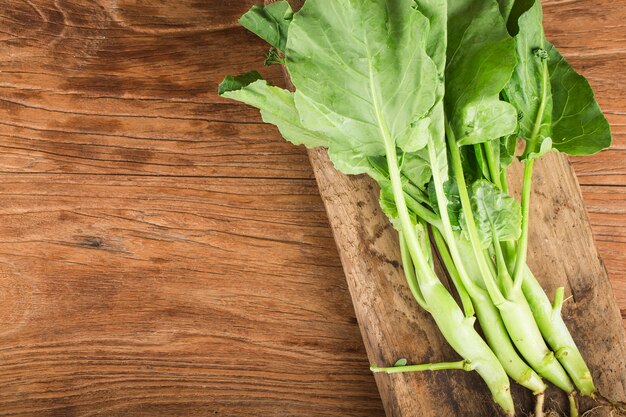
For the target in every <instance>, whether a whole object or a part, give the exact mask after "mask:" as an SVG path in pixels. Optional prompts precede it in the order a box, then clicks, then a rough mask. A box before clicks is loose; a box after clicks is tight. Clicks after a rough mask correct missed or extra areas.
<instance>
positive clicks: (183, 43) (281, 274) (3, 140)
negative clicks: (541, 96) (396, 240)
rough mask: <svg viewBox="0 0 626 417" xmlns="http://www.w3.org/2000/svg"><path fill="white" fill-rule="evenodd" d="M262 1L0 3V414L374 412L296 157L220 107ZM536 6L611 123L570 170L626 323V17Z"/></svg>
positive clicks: (590, 8) (326, 237) (587, 4)
mask: <svg viewBox="0 0 626 417" xmlns="http://www.w3.org/2000/svg"><path fill="white" fill-rule="evenodd" d="M253 3H254V1H253V0H250V1H243V0H238V1H224V0H220V1H217V0H207V1H194V0H184V1H178V2H176V5H175V6H173V5H172V3H171V2H166V1H163V0H162V1H156V0H155V1H143V2H136V1H131V0H117V1H112V0H101V1H97V2H83V1H66V0H57V1H52V0H49V1H46V0H32V1H17V0H5V1H4V2H3V3H2V7H1V8H0V306H1V308H0V415H7V416H9V415H10V416H70V417H72V416H87V415H89V416H129V415H131V416H157V415H158V416H213V415H218V416H338V415H340V416H381V415H383V409H382V405H381V401H380V398H379V395H378V392H377V389H376V385H375V384H374V378H373V377H372V376H371V374H370V373H369V371H367V365H368V360H367V357H366V355H365V350H364V348H363V342H362V339H361V335H360V333H359V329H358V326H357V323H356V319H355V313H354V309H353V307H352V302H351V298H350V294H349V292H348V286H347V284H346V280H345V278H344V273H343V271H342V268H341V264H340V261H339V256H338V254H337V250H336V248H335V243H334V240H333V237H332V235H331V232H330V228H329V226H328V220H327V216H326V213H325V211H324V206H323V204H322V200H321V199H320V197H319V195H318V190H317V186H316V183H315V179H314V176H313V173H312V170H311V168H310V164H309V161H308V158H307V154H306V152H304V151H303V150H302V149H298V148H294V147H292V146H291V145H289V144H286V143H283V142H282V141H281V139H280V137H279V136H278V134H277V132H276V131H275V129H273V128H271V127H269V126H265V125H263V124H261V123H260V118H259V116H258V115H257V113H256V111H254V110H252V109H249V108H246V107H245V106H241V105H238V104H237V103H234V102H230V101H227V100H223V99H220V98H218V97H216V96H215V94H214V92H215V89H216V86H217V83H218V82H219V81H221V79H222V78H223V76H224V75H225V74H228V73H237V72H242V71H245V70H248V69H250V68H258V67H260V66H261V65H262V60H263V54H264V53H265V51H266V49H267V48H266V45H264V44H263V43H262V42H260V41H258V40H256V39H255V38H254V36H252V35H250V34H248V33H246V31H245V30H243V29H242V28H240V27H238V26H237V24H236V18H237V17H238V16H239V15H240V14H241V13H243V12H244V11H245V10H246V9H247V8H248V7H249V6H250V5H251V4H253ZM545 4H546V7H545V9H546V26H547V30H548V34H549V37H550V39H551V40H552V41H553V42H554V43H555V44H556V45H557V46H559V47H560V48H561V49H562V52H563V54H564V55H565V56H566V57H567V58H569V59H570V61H571V63H572V64H573V65H574V67H575V68H577V69H578V70H580V71H581V72H582V73H583V74H585V75H586V76H587V77H588V78H589V79H590V81H591V83H592V85H593V86H594V88H595V89H596V92H597V96H598V101H599V102H600V104H601V106H602V107H603V109H604V110H605V112H606V113H607V116H608V117H609V120H610V122H611V124H612V126H613V132H614V146H613V148H612V149H611V150H610V151H607V152H603V153H601V154H599V155H597V156H593V157H589V158H585V159H578V158H574V159H573V166H574V169H575V171H576V174H577V176H578V180H579V181H580V183H581V189H582V191H583V197H584V201H585V206H586V208H587V210H588V211H589V218H590V223H591V225H592V228H593V231H594V236H595V241H596V244H597V245H598V249H599V254H600V256H601V257H602V258H603V259H604V261H605V263H606V265H607V269H608V271H609V277H610V278H611V282H612V284H613V288H614V290H615V293H616V296H617V298H618V301H619V305H620V306H621V308H622V314H623V315H624V312H626V262H625V260H626V255H625V249H626V226H625V223H626V222H625V221H624V219H625V217H626V216H625V215H624V213H625V212H626V163H625V159H624V153H625V151H626V131H625V130H624V124H625V121H626V118H625V116H624V108H625V107H626V106H625V104H626V76H625V75H624V67H625V66H626V37H625V36H624V26H623V22H624V19H625V18H626V12H624V10H625V8H624V5H625V4H624V2H623V1H621V0H619V1H608V0H577V1H557V0H553V1H546V2H545ZM262 72H263V73H264V74H265V75H266V76H267V77H268V78H269V79H270V80H272V81H273V82H275V83H278V84H281V83H282V74H281V73H280V70H279V69H278V68H276V67H274V68H267V69H263V70H262ZM381 227H384V226H381ZM381 265H387V264H386V263H385V262H382V263H381ZM402 291H404V290H403V289H402V288H399V291H398V292H397V293H394V294H392V296H393V297H395V299H397V300H399V301H400V302H401V301H402V299H403V298H404V295H403V294H404V293H403V292H402ZM400 305H401V304H400ZM591 308H593V307H591ZM407 314H412V315H419V314H421V313H420V312H419V311H416V310H411V312H410V313H409V312H407ZM403 353H404V352H398V355H401V354H403ZM420 378H425V379H426V380H428V379H433V378H435V379H436V378H448V379H449V378H454V377H453V376H450V375H445V374H443V373H442V374H440V375H439V376H432V375H431V376H426V375H425V376H422V377H420ZM408 395H410V393H409V394H408Z"/></svg>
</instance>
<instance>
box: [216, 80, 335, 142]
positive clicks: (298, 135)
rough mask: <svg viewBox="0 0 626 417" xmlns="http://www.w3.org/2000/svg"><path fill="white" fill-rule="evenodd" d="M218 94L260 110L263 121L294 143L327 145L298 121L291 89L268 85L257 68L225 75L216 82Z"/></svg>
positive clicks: (323, 139)
mask: <svg viewBox="0 0 626 417" xmlns="http://www.w3.org/2000/svg"><path fill="white" fill-rule="evenodd" d="M219 94H220V95H221V96H223V97H226V98H231V99H235V100H239V101H241V102H243V103H246V104H249V105H251V106H254V107H256V108H258V109H259V110H261V116H262V117H263V121H265V122H267V123H272V124H274V125H276V126H277V127H278V130H280V133H281V134H282V135H283V137H284V138H285V139H287V140H288V141H289V142H291V143H293V144H295V145H306V146H307V147H309V148H314V147H317V146H328V143H327V141H326V139H325V138H324V137H323V136H320V135H319V134H317V133H316V132H312V131H310V130H308V129H306V128H305V127H304V126H302V124H301V123H300V117H299V115H298V111H297V110H296V107H295V104H294V101H293V93H291V92H290V91H287V90H284V89H282V88H278V87H273V86H270V85H268V84H267V82H266V81H265V80H263V79H261V75H259V73H257V72H256V71H252V72H249V73H247V74H243V75H240V76H237V77H226V79H225V80H224V81H223V82H222V83H221V84H220V86H219Z"/></svg>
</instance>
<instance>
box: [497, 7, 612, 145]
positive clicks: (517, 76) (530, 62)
mask: <svg viewBox="0 0 626 417" xmlns="http://www.w3.org/2000/svg"><path fill="white" fill-rule="evenodd" d="M508 29H509V32H510V33H511V34H512V35H515V41H516V49H517V53H518V57H519V58H518V59H519V64H518V66H517V67H516V70H515V72H514V75H513V77H512V79H511V81H510V83H509V84H508V85H507V87H506V89H505V93H506V96H507V99H508V100H509V101H510V102H511V103H512V104H513V105H514V106H515V107H516V108H517V109H518V110H519V112H520V115H521V120H520V136H522V137H523V138H525V139H526V140H530V141H532V142H534V144H532V146H531V148H532V149H531V151H532V152H533V153H532V154H530V156H534V157H537V156H541V155H542V154H544V153H545V152H547V151H548V150H550V148H555V149H557V150H559V151H561V152H565V153H568V154H570V155H589V154H593V153H596V152H598V151H600V150H602V149H605V148H607V147H609V146H610V145H611V132H610V127H609V124H608V122H607V120H606V118H605V117H604V115H603V114H602V111H601V110H600V107H599V106H598V103H596V101H595V99H594V95H593V90H592V89H591V86H590V85H589V83H588V82H587V80H586V79H585V78H584V77H582V76H581V75H579V74H577V73H576V71H574V69H572V67H571V66H570V65H569V64H568V63H567V61H566V60H565V59H564V58H563V56H561V54H560V53H559V52H558V50H557V49H556V48H555V47H554V46H552V45H551V44H550V43H549V42H548V41H547V40H546V39H545V36H544V32H543V27H542V10H541V2H540V1H539V0H517V1H515V3H514V5H513V8H512V11H511V14H510V17H509V22H508ZM527 156H529V155H527Z"/></svg>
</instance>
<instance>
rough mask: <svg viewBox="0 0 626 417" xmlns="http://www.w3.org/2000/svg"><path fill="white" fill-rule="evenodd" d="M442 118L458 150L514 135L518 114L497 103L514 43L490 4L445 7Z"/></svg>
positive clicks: (458, 1)
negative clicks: (445, 44) (473, 144)
mask: <svg viewBox="0 0 626 417" xmlns="http://www.w3.org/2000/svg"><path fill="white" fill-rule="evenodd" d="M447 57H448V60H447V64H446V75H445V78H446V80H445V81H446V96H445V107H446V118H447V120H448V122H449V124H450V127H451V129H452V132H453V133H454V135H455V138H456V140H457V143H459V144H460V145H465V144H472V143H481V142H485V141H488V140H492V139H496V138H499V137H502V136H506V135H510V134H511V133H513V132H514V131H515V129H516V126H517V111H516V110H515V108H513V106H511V105H510V104H509V103H506V102H504V101H501V100H500V98H499V95H500V91H502V89H503V88H504V86H505V85H506V83H507V82H508V80H509V78H510V77H511V73H512V72H513V69H514V68H515V50H514V43H513V39H512V38H511V37H510V36H509V34H508V33H507V30H506V26H505V23H504V19H503V18H502V15H501V14H500V9H499V8H498V3H497V2H496V1H494V0H455V1H450V2H448V48H447Z"/></svg>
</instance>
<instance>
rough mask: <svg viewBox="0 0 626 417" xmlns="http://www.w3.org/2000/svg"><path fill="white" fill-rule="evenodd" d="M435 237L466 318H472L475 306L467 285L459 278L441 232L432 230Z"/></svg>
mask: <svg viewBox="0 0 626 417" xmlns="http://www.w3.org/2000/svg"><path fill="white" fill-rule="evenodd" d="M432 232H433V237H434V239H435V246H437V250H438V251H439V256H441V260H442V261H443V264H444V265H445V267H446V270H447V271H448V274H449V275H450V279H452V283H453V284H454V287H455V288H456V291H457V292H458V293H459V298H460V299H461V304H462V305H463V311H464V312H465V317H472V316H473V315H474V305H473V304H472V299H471V298H470V296H469V294H468V293H467V289H466V288H465V285H463V281H462V280H461V277H460V276H459V271H458V270H457V268H456V266H455V264H454V261H453V260H452V257H451V256H450V252H449V251H448V247H447V246H446V242H445V241H444V239H443V236H442V235H441V232H440V231H439V230H437V229H435V228H433V229H432Z"/></svg>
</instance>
